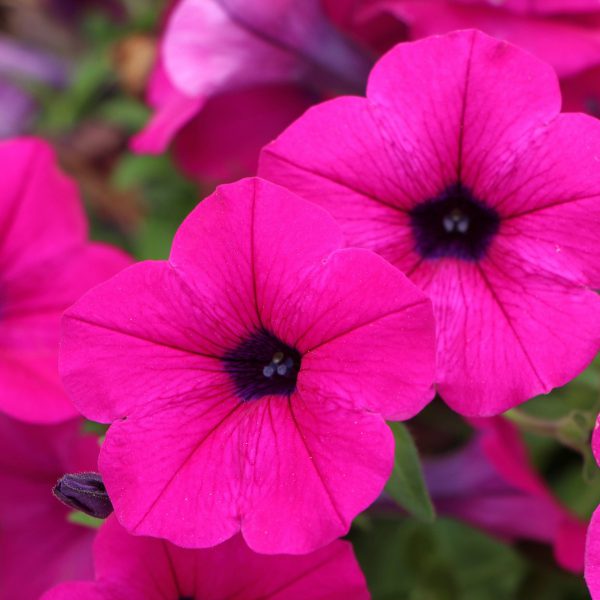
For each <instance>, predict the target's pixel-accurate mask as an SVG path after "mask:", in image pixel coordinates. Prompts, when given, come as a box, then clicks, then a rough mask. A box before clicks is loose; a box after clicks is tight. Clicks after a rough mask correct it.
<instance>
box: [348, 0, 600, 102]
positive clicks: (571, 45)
mask: <svg viewBox="0 0 600 600" xmlns="http://www.w3.org/2000/svg"><path fill="white" fill-rule="evenodd" d="M384 16H387V17H395V18H397V19H398V20H399V21H400V22H402V23H404V24H405V25H406V28H407V32H408V37H410V38H411V39H419V38H422V37H427V36H430V35H433V34H442V33H448V32H450V31H453V30H456V29H467V28H473V29H479V30H481V31H484V32H485V33H487V34H489V35H492V36H494V37H496V38H499V39H502V40H506V41H508V42H511V43H513V44H515V45H517V46H520V47H522V48H524V49H526V50H529V51H530V52H532V53H533V54H535V55H536V56H538V58H541V59H542V60H544V61H546V62H549V63H550V64H551V65H552V66H553V67H554V68H555V69H556V71H557V73H558V75H559V76H560V78H561V83H562V86H563V90H564V92H565V95H566V96H567V97H569V98H570V97H572V96H573V94H575V93H576V90H577V89H578V88H579V89H581V82H582V79H581V77H583V78H584V79H583V81H585V80H589V79H590V77H591V74H592V73H593V72H594V70H597V68H598V67H600V3H598V2H597V1H596V0H536V1H535V2H532V1H531V0H504V1H494V0H428V1H423V0H373V1H368V2H364V3H362V4H360V5H359V7H358V8H357V10H356V12H355V16H354V19H355V20H356V21H358V22H360V23H362V24H363V27H364V26H367V25H366V24H368V23H369V21H371V20H381V19H382V18H384ZM573 78H576V79H575V80H574V79H573ZM573 86H574V87H575V90H574V91H573V92H572V91H571V88H572V87H573ZM597 92H598V84H597V83H595V82H594V84H593V85H591V86H590V87H588V88H586V90H585V98H584V101H583V102H581V103H579V104H577V105H576V106H574V107H571V106H567V107H565V108H567V109H568V110H577V111H584V110H585V111H588V110H589V109H588V107H589V105H590V103H595V104H597V103H598V102H600V95H599V94H598V93H597ZM592 114H595V113H592Z"/></svg>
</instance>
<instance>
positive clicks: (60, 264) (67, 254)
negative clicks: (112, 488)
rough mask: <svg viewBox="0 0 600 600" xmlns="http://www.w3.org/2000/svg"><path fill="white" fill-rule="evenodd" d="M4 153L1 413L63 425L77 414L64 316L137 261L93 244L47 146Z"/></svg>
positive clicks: (24, 144) (28, 142) (16, 143)
mask: <svg viewBox="0 0 600 600" xmlns="http://www.w3.org/2000/svg"><path fill="white" fill-rule="evenodd" d="M0 157H1V159H2V161H3V164H4V166H5V170H4V176H3V185H2V191H1V192H0V389H1V390H2V392H1V393H0V411H1V412H5V413H7V414H9V415H11V416H13V417H16V418H18V419H22V420H25V421H30V422H39V423H53V422H59V421H63V420H65V419H68V418H71V417H73V416H75V415H77V414H78V413H77V411H76V410H75V408H74V407H73V405H72V404H71V402H70V401H69V400H68V398H67V397H66V395H65V393H64V391H63V388H62V385H61V383H60V379H59V376H58V369H57V361H58V339H59V328H60V317H61V315H62V313H63V311H64V310H65V309H66V308H67V307H68V306H69V305H70V304H72V303H73V302H74V301H75V300H77V299H78V298H79V296H81V295H82V294H83V292H85V291H87V290H88V289H90V287H92V286H93V285H95V284H96V283H99V282H100V281H102V280H103V279H106V278H107V277H109V276H111V275H113V274H114V273H116V272H117V271H118V270H119V269H121V268H123V267H124V266H126V265H127V264H129V262H130V260H129V259H128V258H127V257H126V256H125V254H123V253H122V252H121V251H120V250H117V249H114V248H110V247H108V246H105V245H104V244H96V243H89V242H88V240H87V224H86V219H85V214H84V212H83V207H82V206H81V203H80V201H79V197H78V194H77V190H76V187H75V185H74V184H73V182H72V181H70V180H69V179H68V178H67V177H66V176H65V175H63V174H62V173H61V172H60V171H59V170H58V167H57V165H56V159H55V156H54V154H53V152H52V150H51V149H50V147H49V146H48V145H47V144H46V143H44V142H42V141H40V140H35V139H20V140H13V141H7V142H4V143H1V144H0Z"/></svg>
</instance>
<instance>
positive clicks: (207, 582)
mask: <svg viewBox="0 0 600 600" xmlns="http://www.w3.org/2000/svg"><path fill="white" fill-rule="evenodd" d="M94 558H95V565H96V581H93V582H92V581H89V582H84V581H80V582H72V583H65V584H62V585H60V586H58V587H56V588H55V589H53V590H50V591H48V592H47V593H46V594H44V595H43V596H42V600H117V599H121V598H123V599H126V598H127V599H128V600H159V599H160V600H164V599H166V598H167V599H169V600H183V599H190V600H192V599H194V598H202V599H203V600H221V599H223V598H230V599H231V600H257V599H258V598H264V599H272V600H277V599H279V600H304V599H305V598H310V599H311V600H312V599H315V600H318V599H322V600H335V599H338V600H344V599H346V598H350V599H352V600H367V599H368V598H369V597H370V596H369V592H368V591H367V585H366V582H365V578H364V576H363V574H362V573H361V570H360V567H359V566H358V563H357V562H356V559H355V558H354V553H353V551H352V546H351V545H350V544H349V543H348V542H342V541H339V540H338V541H334V542H332V543H331V544H329V545H328V546H326V547H325V548H321V549H320V550H317V551H316V552H313V553H312V554H308V555H306V556H264V555H261V554H255V553H254V552H252V551H251V550H250V549H249V548H248V546H246V544H245V543H244V541H243V540H242V537H241V536H240V535H237V536H235V537H233V538H231V539H230V540H228V541H226V542H225V543H223V544H221V545H220V546H216V547H215V548H210V549H201V550H189V549H183V548H178V547H177V546H173V545H172V544H169V543H168V542H164V541H162V540H158V539H155V538H148V537H137V536H132V535H130V534H128V533H127V532H126V531H125V530H124V529H123V528H122V527H121V526H120V525H119V524H118V522H117V520H116V519H115V518H114V517H110V518H109V519H108V520H107V521H106V522H105V523H104V525H103V526H102V528H101V529H100V532H99V533H98V538H97V540H96V543H95V545H94Z"/></svg>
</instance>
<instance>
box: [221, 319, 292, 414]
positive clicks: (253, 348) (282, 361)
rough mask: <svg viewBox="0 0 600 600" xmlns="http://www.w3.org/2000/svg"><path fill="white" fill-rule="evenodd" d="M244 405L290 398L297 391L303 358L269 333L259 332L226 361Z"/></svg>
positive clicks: (238, 347) (229, 352) (228, 371)
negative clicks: (262, 399)
mask: <svg viewBox="0 0 600 600" xmlns="http://www.w3.org/2000/svg"><path fill="white" fill-rule="evenodd" d="M222 361H223V364H224V365H225V371H226V372H227V373H228V374H229V376H230V377H231V379H232V381H233V383H234V385H235V389H236V392H237V395H238V397H239V398H240V399H241V400H242V401H243V402H248V401H250V400H257V399H258V398H262V397H263V396H289V395H290V394H292V393H293V392H294V391H295V389H296V380H297V379H298V372H299V371H300V364H301V362H302V357H301V355H300V353H299V352H298V350H296V349H295V348H292V347H291V346H288V345H287V344H285V343H284V342H282V341H281V340H280V339H278V338H277V337H276V336H274V335H273V334H272V333H270V332H269V331H267V330H266V329H258V330H256V331H255V332H254V333H253V334H252V335H250V336H249V337H248V338H246V339H245V340H243V341H242V342H241V343H240V344H238V346H237V347H235V348H234V349H233V350H230V351H228V352H226V353H225V354H224V355H223V358H222Z"/></svg>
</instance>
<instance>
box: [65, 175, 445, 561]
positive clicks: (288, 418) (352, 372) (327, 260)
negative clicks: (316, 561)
mask: <svg viewBox="0 0 600 600" xmlns="http://www.w3.org/2000/svg"><path fill="white" fill-rule="evenodd" d="M340 246H341V232H340V230H339V228H338V226H337V225H336V224H335V222H334V221H333V220H332V219H331V217H329V216H328V215H327V213H326V212H325V211H323V210H322V209H320V208H319V207H317V206H315V205H313V204H310V203H307V202H304V201H302V200H301V199H300V198H297V197H296V196H294V195H293V194H291V193H289V192H288V191H287V190H284V189H283V188H280V187H279V186H276V185H273V184H270V183H268V182H265V181H262V180H258V179H256V180H255V179H248V180H243V181H241V182H238V183H236V184H232V185H230V186H223V187H220V188H218V190H217V192H216V193H215V194H214V195H213V196H211V197H209V198H208V199H207V200H205V201H204V202H202V203H201V204H200V206H199V207H198V208H196V210H195V211H193V212H192V214H191V215H190V216H189V217H188V218H187V220H186V221H185V222H184V224H183V225H182V226H181V228H180V229H179V231H178V233H177V235H176V237H175V240H174V242H173V248H172V251H171V256H170V259H169V261H168V262H167V261H163V262H144V263H141V264H138V265H135V266H133V267H131V268H130V269H126V270H125V271H123V272H122V273H121V274H119V275H117V276H116V277H115V278H113V279H112V280H110V281H109V282H107V283H106V284H104V285H101V286H99V287H97V288H96V289H95V290H93V291H92V292H90V293H89V294H87V295H86V296H84V297H83V298H82V299H81V300H80V301H79V302H78V303H77V304H76V305H75V306H74V307H73V308H71V309H70V310H69V311H68V312H67V313H66V317H65V320H64V335H63V343H62V354H61V365H62V366H61V370H62V374H63V381H64V383H65V385H66V387H67V389H68V390H69V392H70V394H71V396H72V397H73V399H74V401H75V402H76V404H77V406H78V408H80V410H81V411H82V412H83V413H84V414H85V415H86V416H88V417H89V418H91V419H94V420H96V421H100V422H112V425H111V427H110V429H109V431H108V433H107V436H106V442H105V443H104V446H103V448H102V451H101V455H100V462H99V465H100V471H101V473H102V475H103V477H104V482H105V484H106V488H107V490H108V493H109V495H110V498H111V500H112V502H113V505H114V508H115V513H116V515H117V517H118V519H119V522H121V523H122V524H123V525H124V526H125V527H126V528H127V529H128V530H129V531H131V532H133V533H136V534H147V535H153V536H157V537H163V538H166V539H168V540H170V541H172V542H173V543H175V544H177V545H179V546H185V547H206V546H212V545H215V544H217V543H220V542H222V541H224V540H226V539H228V538H230V537H231V536H233V535H234V534H235V533H237V532H238V531H240V530H241V532H242V534H243V536H244V538H245V540H246V542H247V543H248V545H249V546H250V548H252V549H253V550H255V551H257V552H263V553H267V554H271V553H290V554H298V553H305V552H309V551H312V550H314V549H315V548H318V547H321V546H323V545H324V544H326V543H328V542H330V541H331V540H332V539H334V538H336V537H338V536H340V535H343V534H344V533H345V532H347V531H348V529H349V527H350V523H351V521H352V519H353V518H354V516H355V515H356V514H358V513H359V512H360V511H362V510H363V509H365V508H366V507H367V506H368V505H369V504H370V503H371V502H372V501H373V500H375V499H376V497H377V496H378V494H379V493H380V492H381V489H382V487H383V486H384V484H385V482H386V480H387V478H388V477H389V475H390V472H391V468H392V461H393V439H392V435H391V432H390V430H389V429H388V427H387V426H386V424H385V422H384V418H389V419H406V418H409V417H411V416H412V415H414V414H415V413H417V412H418V411H419V410H420V409H421V408H422V407H423V406H424V405H425V404H426V403H427V402H428V401H429V400H430V399H431V397H432V392H433V390H432V381H433V374H434V373H433V372H434V354H435V352H434V323H433V316H432V311H431V306H430V303H429V301H428V300H427V299H426V298H425V296H424V295H423V294H422V292H420V291H419V290H417V288H416V287H415V286H413V285H412V284H411V283H410V282H409V281H408V280H407V279H406V278H405V277H404V276H403V275H402V274H401V273H400V272H399V271H398V270H397V269H394V268H393V267H392V266H391V265H389V264H388V263H386V262H385V261H384V260H383V259H381V258H379V257H378V256H376V255H375V254H372V253H370V252H368V251H365V250H357V249H343V250H340ZM149 449H151V451H150V452H149Z"/></svg>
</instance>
